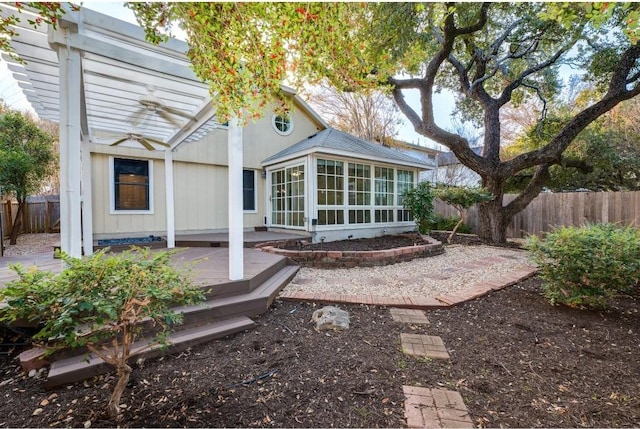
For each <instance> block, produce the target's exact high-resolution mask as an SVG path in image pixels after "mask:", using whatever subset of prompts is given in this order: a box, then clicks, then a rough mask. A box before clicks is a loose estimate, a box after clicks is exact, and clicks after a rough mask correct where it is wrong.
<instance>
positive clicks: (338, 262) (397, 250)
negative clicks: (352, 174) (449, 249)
mask: <svg viewBox="0 0 640 429" xmlns="http://www.w3.org/2000/svg"><path fill="white" fill-rule="evenodd" d="M257 247H259V248H260V249H261V250H262V251H264V252H269V253H274V254H276V255H282V256H286V257H288V258H291V259H293V260H294V261H296V262H297V263H298V264H300V265H302V266H303V267H314V268H353V267H373V266H381V265H390V264H395V263H398V262H405V261H410V260H412V259H414V258H420V257H428V256H435V255H440V254H442V253H444V249H443V247H442V243H440V242H439V241H437V240H434V239H433V238H431V237H429V236H423V235H420V234H411V233H410V234H400V235H385V236H383V237H375V238H362V239H355V240H339V241H330V242H323V243H313V244H312V243H309V242H304V241H301V240H288V241H284V242H269V243H263V244H261V245H258V246H257Z"/></svg>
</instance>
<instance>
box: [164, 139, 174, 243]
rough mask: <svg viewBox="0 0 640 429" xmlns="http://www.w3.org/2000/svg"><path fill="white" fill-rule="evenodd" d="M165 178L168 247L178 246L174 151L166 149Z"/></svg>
mask: <svg viewBox="0 0 640 429" xmlns="http://www.w3.org/2000/svg"><path fill="white" fill-rule="evenodd" d="M164 178H165V179H164V180H165V195H166V206H167V208H166V213H167V249H173V248H174V247H176V224H175V197H174V192H175V191H174V187H173V152H172V151H171V150H165V151H164Z"/></svg>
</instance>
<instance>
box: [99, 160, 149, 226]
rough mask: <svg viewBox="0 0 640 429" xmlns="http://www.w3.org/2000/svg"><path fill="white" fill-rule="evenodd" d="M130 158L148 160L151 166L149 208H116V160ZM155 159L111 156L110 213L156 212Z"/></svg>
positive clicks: (134, 213) (135, 213) (136, 213)
mask: <svg viewBox="0 0 640 429" xmlns="http://www.w3.org/2000/svg"><path fill="white" fill-rule="evenodd" d="M116 158H118V159H130V160H134V161H147V164H148V166H149V209H148V210H117V209H116V180H115V160H116ZM153 177H154V176H153V160H152V159H141V158H126V157H121V156H110V157H109V214H112V215H130V214H131V215H138V214H154V204H153V200H154V198H153V194H154V190H153V182H154V180H153Z"/></svg>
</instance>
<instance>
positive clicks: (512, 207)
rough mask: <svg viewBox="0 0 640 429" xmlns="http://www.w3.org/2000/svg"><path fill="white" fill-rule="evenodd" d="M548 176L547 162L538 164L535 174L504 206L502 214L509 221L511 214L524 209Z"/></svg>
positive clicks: (513, 214) (542, 186) (536, 194)
mask: <svg viewBox="0 0 640 429" xmlns="http://www.w3.org/2000/svg"><path fill="white" fill-rule="evenodd" d="M549 177H550V176H549V164H542V165H538V167H537V168H536V172H535V174H534V175H533V177H532V178H531V181H530V182H529V184H528V185H527V186H526V188H524V190H523V191H522V192H520V194H519V195H518V196H517V197H516V198H515V199H514V200H513V201H511V202H510V203H509V204H507V205H506V206H504V211H503V213H504V216H505V217H506V218H508V219H509V222H510V221H511V218H513V216H515V215H516V214H517V213H520V212H521V211H522V210H524V209H525V208H526V207H527V206H528V205H529V203H530V202H531V201H533V199H534V198H535V197H537V196H538V194H539V193H540V191H542V189H543V188H544V185H545V183H546V182H547V180H549Z"/></svg>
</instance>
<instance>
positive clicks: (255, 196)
mask: <svg viewBox="0 0 640 429" xmlns="http://www.w3.org/2000/svg"><path fill="white" fill-rule="evenodd" d="M245 171H251V172H253V207H254V209H253V210H245V208H244V172H245ZM242 174H243V183H242V201H243V203H242V204H243V205H242V211H243V212H244V213H248V214H250V213H258V174H257V171H256V170H253V169H251V168H243V169H242Z"/></svg>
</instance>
